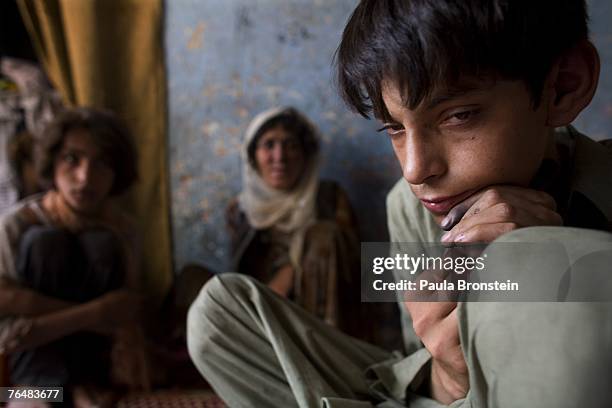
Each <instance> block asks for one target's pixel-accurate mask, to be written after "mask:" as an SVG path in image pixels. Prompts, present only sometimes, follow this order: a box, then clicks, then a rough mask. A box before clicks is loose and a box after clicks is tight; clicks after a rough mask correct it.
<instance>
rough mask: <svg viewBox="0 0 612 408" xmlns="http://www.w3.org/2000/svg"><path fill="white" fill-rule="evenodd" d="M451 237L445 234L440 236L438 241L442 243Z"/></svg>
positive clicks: (449, 234) (448, 233)
mask: <svg viewBox="0 0 612 408" xmlns="http://www.w3.org/2000/svg"><path fill="white" fill-rule="evenodd" d="M450 237H451V233H450V232H447V233H446V234H444V235H442V238H440V241H442V242H446V241H448V239H449V238H450Z"/></svg>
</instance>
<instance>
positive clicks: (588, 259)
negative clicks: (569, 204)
mask: <svg viewBox="0 0 612 408" xmlns="http://www.w3.org/2000/svg"><path fill="white" fill-rule="evenodd" d="M610 265H612V246H611V244H610V243H607V244H606V243H593V244H592V245H586V246H585V247H584V248H583V250H576V248H572V249H571V250H568V249H567V248H564V247H563V246H562V245H560V244H558V243H554V242H546V243H541V242H539V243H494V244H490V245H484V244H475V245H462V246H453V247H448V246H444V245H441V244H439V243H431V244H423V243H393V244H391V243H381V242H366V243H362V247H361V279H362V281H361V282H362V284H361V288H362V296H361V297H362V301H365V302H396V301H398V300H401V301H427V302H431V301H434V302H435V301H537V302H542V301H553V302H556V301H612V276H610V275H612V273H610V269H609V266H610Z"/></svg>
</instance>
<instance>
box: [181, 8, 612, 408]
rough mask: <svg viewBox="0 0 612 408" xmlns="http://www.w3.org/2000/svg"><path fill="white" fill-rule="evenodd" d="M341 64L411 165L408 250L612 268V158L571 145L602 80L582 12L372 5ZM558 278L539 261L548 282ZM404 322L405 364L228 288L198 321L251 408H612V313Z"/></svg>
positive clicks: (251, 292)
mask: <svg viewBox="0 0 612 408" xmlns="http://www.w3.org/2000/svg"><path fill="white" fill-rule="evenodd" d="M337 63H338V80H339V81H338V82H339V85H340V88H341V91H342V93H343V96H344V98H345V100H346V101H347V102H348V104H349V105H350V106H351V107H352V108H354V109H355V110H356V111H358V112H360V113H361V114H363V115H367V114H368V113H369V112H370V111H373V112H374V115H375V116H376V117H377V118H379V119H380V120H381V121H382V122H383V123H384V126H383V128H384V129H386V130H387V132H388V133H389V136H390V138H391V141H392V144H393V147H394V150H395V152H396V155H397V158H398V160H399V162H400V163H401V165H402V170H403V173H404V179H405V181H404V180H402V181H400V182H399V183H398V185H397V186H396V187H395V188H394V189H393V191H392V192H391V193H390V195H389V197H388V203H387V204H388V214H389V229H390V233H391V239H392V241H396V242H438V241H440V240H441V241H442V242H445V243H447V242H448V243H452V242H463V243H471V242H493V241H496V242H536V243H538V242H549V241H555V242H558V243H560V244H562V245H564V246H565V248H567V249H568V252H571V253H572V254H573V256H576V257H578V256H579V255H580V254H584V253H588V249H589V247H592V246H593V245H594V243H597V245H603V247H604V248H606V250H607V251H608V252H607V254H609V253H610V252H609V251H611V250H612V235H611V234H609V233H608V232H609V231H611V225H612V223H611V221H612V153H610V150H608V149H607V148H606V147H604V146H603V145H601V144H598V143H595V142H593V141H591V140H590V139H588V138H586V137H585V136H583V135H581V134H579V133H578V132H577V131H575V130H574V129H573V128H571V127H566V126H568V125H569V124H570V123H571V122H572V121H573V120H574V119H575V118H576V116H577V115H578V114H579V113H580V112H581V111H582V109H584V108H585V107H586V106H587V105H588V104H589V102H590V101H591V98H592V97H593V94H594V92H595V89H596V86H597V80H598V75H599V57H598V55H597V51H596V50H595V48H594V47H593V45H592V44H591V43H590V42H589V41H588V30H587V17H586V6H585V4H584V2H583V1H569V0H566V1H539V2H527V1H513V2H505V1H493V0H491V1H463V2H451V1H427V0H413V1H400V0H395V1H394V0H364V1H361V3H360V4H359V5H358V6H357V9H356V10H355V12H354V13H353V15H352V17H351V19H350V20H349V22H348V24H347V27H346V29H345V31H344V35H343V39H342V43H341V45H340V47H339V50H338V55H337ZM561 225H563V226H564V228H559V227H558V226H561ZM550 226H553V227H550ZM554 226H557V227H554ZM524 227H536V228H528V229H527V228H524ZM569 227H573V228H569ZM442 229H446V230H448V231H447V232H446V233H444V234H442V232H443V231H442ZM598 230H599V231H598ZM606 231H608V232H606ZM608 257H609V256H608ZM549 261H550V258H547V254H542V256H541V257H540V259H534V260H533V264H532V266H531V267H532V268H533V269H532V271H533V273H539V272H544V271H545V270H546V268H547V267H548V268H549V267H550V262H549ZM598 265H601V264H598ZM491 267H497V268H498V269H504V268H506V269H511V267H512V265H504V264H498V265H492V266H491ZM602 267H603V266H602ZM510 272H511V271H510ZM401 308H402V310H403V311H405V312H406V313H404V314H403V317H404V320H403V323H404V325H403V326H404V327H403V330H404V335H405V340H406V342H405V343H406V348H407V350H406V351H407V357H405V358H403V357H399V356H393V355H390V354H388V353H386V352H384V351H382V350H380V349H377V348H375V347H373V346H370V345H367V344H364V343H361V342H358V341H357V340H355V339H351V338H349V337H346V336H344V335H342V334H340V333H337V332H334V331H332V330H331V329H329V328H328V327H326V326H324V325H323V324H320V323H319V322H317V321H315V320H314V319H311V318H309V317H307V316H305V314H304V313H302V311H301V310H299V309H297V308H295V307H292V306H290V305H287V304H286V303H285V302H284V301H282V300H280V299H277V298H276V297H274V296H272V295H270V294H269V293H268V291H266V290H265V289H263V288H261V287H260V286H259V285H257V284H256V283H254V282H251V281H249V280H247V279H245V278H240V277H237V276H234V275H226V276H223V277H221V278H217V279H215V280H213V281H212V282H210V283H209V284H208V285H207V286H206V287H205V288H204V289H203V291H202V293H201V295H200V297H199V299H198V300H197V301H196V302H195V303H194V306H193V307H192V309H191V311H190V315H189V329H190V332H189V346H190V351H191V355H192V358H193V359H194V361H195V362H196V365H197V366H198V368H199V369H200V371H201V372H202V373H203V375H205V376H206V377H207V379H208V380H209V381H210V383H211V384H212V385H213V387H214V388H215V389H216V390H217V391H218V392H219V393H220V394H221V396H222V397H223V398H224V399H226V400H227V402H228V403H229V404H230V405H231V406H237V407H240V406H295V405H298V406H301V407H310V406H320V405H321V404H323V406H329V407H367V406H372V405H374V404H377V406H389V407H391V406H411V407H413V406H415V407H430V406H439V403H442V404H452V405H453V406H464V407H467V406H478V407H480V406H503V407H505V406H538V407H540V406H541V407H562V406H567V407H573V406H608V405H610V404H611V403H612V396H611V395H610V393H608V392H607V391H606V389H607V386H606V384H607V383H608V382H609V381H610V379H611V378H612V360H611V358H612V357H611V356H612V353H611V352H612V336H611V335H610V334H609V333H610V332H611V331H610V330H611V328H612V327H611V325H612V323H611V322H612V307H610V306H608V304H605V303H564V304H557V303H549V304H539V303H513V304H509V303H499V304H487V303H464V304H460V305H459V306H457V304H456V303H423V302H421V303H418V302H414V303H408V302H407V303H404V304H402V305H401ZM228 332H230V333H229V334H228ZM253 350H255V352H253ZM366 369H367V371H368V373H367V375H366V374H365V373H364V372H365V370H366Z"/></svg>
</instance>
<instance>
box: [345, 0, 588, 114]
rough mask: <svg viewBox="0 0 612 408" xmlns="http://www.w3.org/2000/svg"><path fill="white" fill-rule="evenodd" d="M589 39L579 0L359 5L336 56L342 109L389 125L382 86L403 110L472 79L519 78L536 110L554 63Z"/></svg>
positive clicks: (406, 0)
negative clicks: (392, 90) (393, 88)
mask: <svg viewBox="0 0 612 408" xmlns="http://www.w3.org/2000/svg"><path fill="white" fill-rule="evenodd" d="M587 38H588V16H587V11H586V4H585V1H584V0H535V1H534V0H461V1H456V0H362V1H361V2H360V3H359V5H358V6H357V8H356V9H355V11H354V12H353V14H352V16H351V17H350V19H349V21H348V23H347V26H346V28H345V29H344V33H343V35H342V42H341V43H340V46H339V47H338V50H337V51H336V56H335V60H336V61H335V62H336V68H337V83H338V86H339V88H340V92H341V94H342V97H343V99H344V100H345V101H346V102H347V104H348V105H349V106H350V107H351V108H352V109H354V110H355V111H357V112H359V113H360V114H361V115H363V116H365V117H368V114H369V113H370V112H372V111H373V113H374V115H375V116H377V117H379V118H382V119H384V120H388V119H389V115H388V112H387V110H386V108H385V106H384V103H383V100H382V86H383V80H384V81H385V82H386V81H389V83H391V84H396V85H397V86H398V88H399V90H400V92H401V94H402V98H403V100H404V103H405V104H406V106H408V107H409V108H410V109H414V108H415V107H417V106H418V105H419V104H420V103H421V102H422V101H423V100H424V99H426V98H427V97H428V96H430V95H431V92H432V91H434V90H437V89H448V90H452V89H453V88H454V87H460V86H461V85H462V84H461V83H460V82H461V81H463V80H469V79H489V80H496V79H509V80H521V81H524V83H525V84H526V86H527V88H528V90H529V92H530V95H531V99H532V103H533V106H534V107H537V106H538V104H539V103H540V96H541V93H542V89H543V85H544V81H545V79H546V76H547V74H548V73H549V71H550V69H551V67H552V65H553V63H554V62H555V60H556V59H557V58H558V57H560V56H561V55H562V54H563V53H564V52H565V51H567V50H569V49H571V48H572V47H574V46H575V45H577V44H578V43H579V42H580V41H582V40H585V39H587Z"/></svg>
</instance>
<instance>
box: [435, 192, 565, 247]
mask: <svg viewBox="0 0 612 408" xmlns="http://www.w3.org/2000/svg"><path fill="white" fill-rule="evenodd" d="M555 210H556V203H555V200H554V199H553V198H552V196H550V195H549V194H547V193H545V192H542V191H537V190H533V189H529V188H524V187H515V186H492V187H488V188H486V189H483V190H481V191H480V192H478V193H476V194H474V195H472V196H471V197H469V198H468V199H466V200H465V201H463V202H461V203H459V204H457V205H456V206H455V207H454V208H453V209H452V210H451V211H449V213H448V215H447V216H446V217H445V218H444V220H442V223H441V226H442V228H444V229H446V230H448V229H450V228H452V229H450V231H448V232H447V233H446V234H444V235H443V236H442V242H444V243H451V242H464V243H473V242H492V241H494V240H495V239H496V238H498V237H499V236H501V235H503V234H505V233H507V232H510V231H512V230H515V229H518V228H523V227H532V226H538V225H562V224H563V219H562V218H561V216H560V215H559V214H558V213H557V212H556V211H555ZM453 225H454V226H453Z"/></svg>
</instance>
